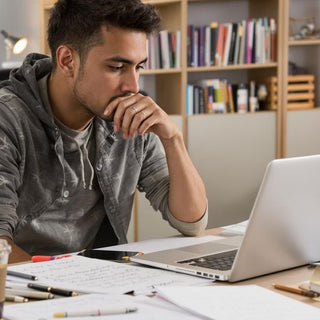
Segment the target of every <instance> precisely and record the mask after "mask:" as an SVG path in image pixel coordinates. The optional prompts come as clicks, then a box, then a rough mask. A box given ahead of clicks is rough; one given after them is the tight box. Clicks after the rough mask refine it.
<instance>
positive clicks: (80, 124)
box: [0, 0, 207, 261]
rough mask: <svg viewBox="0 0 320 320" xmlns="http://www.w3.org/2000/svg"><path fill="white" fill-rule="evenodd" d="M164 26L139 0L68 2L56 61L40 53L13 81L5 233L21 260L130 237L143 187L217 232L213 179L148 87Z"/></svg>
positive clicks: (1, 109)
mask: <svg viewBox="0 0 320 320" xmlns="http://www.w3.org/2000/svg"><path fill="white" fill-rule="evenodd" d="M158 25H159V16H158V15H157V13H156V11H155V9H154V8H153V7H152V6H150V5H146V4H143V3H141V2H140V1H139V0H125V1H119V0H59V1H58V2H57V3H56V5H55V7H54V9H53V11H52V14H51V17H50V21H49V26H48V42H49V46H50V49H51V54H52V59H51V58H49V57H47V56H43V55H40V54H31V55H28V56H27V57H26V59H25V61H24V63H23V65H22V67H21V68H19V69H17V70H15V71H14V72H13V73H12V74H11V77H10V80H9V81H6V82H3V83H1V87H2V88H1V89H0V149H1V153H0V236H1V237H3V238H5V239H7V240H9V242H10V244H11V245H12V246H13V252H12V254H11V261H19V260H20V261H21V260H25V259H29V258H30V255H33V254H61V253H64V252H72V251H78V250H81V249H83V248H90V247H101V246H107V245H113V244H117V243H125V242H126V241H127V240H126V232H127V229H128V225H129V222H130V216H131V210H132V203H133V198H134V192H135V190H136V188H138V189H139V191H142V192H145V193H146V197H147V198H148V200H149V201H150V203H151V204H152V206H153V208H154V209H155V210H159V211H160V212H161V213H162V216H163V218H164V219H166V220H168V221H169V223H170V224H171V225H172V226H173V227H174V228H176V229H177V230H179V231H180V232H181V233H183V234H185V235H196V234H198V233H200V232H201V231H202V230H204V229H205V227H206V223H207V201H206V195H205V188H204V185H203V182H202V180H201V178H200V177H199V175H198V173H197V171H196V169H195V168H194V166H193V164H192V162H191V160H190V158H189V156H188V154H187V151H186V148H185V146H184V142H183V137H182V134H181V132H180V131H179V129H178V128H177V126H176V125H175V124H174V122H173V121H172V120H171V119H170V118H169V116H168V115H167V114H166V113H165V112H164V111H163V110H162V109H161V108H160V107H159V106H158V105H157V104H156V103H155V102H154V101H153V100H152V99H151V98H150V97H146V96H143V95H141V94H140V93H139V85H138V78H139V71H140V69H142V68H143V66H144V63H145V62H146V60H147V52H146V39H147V35H148V34H149V33H150V32H152V31H153V30H155V29H156V28H157V27H158ZM159 141H160V142H161V143H162V146H163V149H164V151H165V153H163V151H162V150H163V149H162V148H161V146H160V144H161V143H160V142H159Z"/></svg>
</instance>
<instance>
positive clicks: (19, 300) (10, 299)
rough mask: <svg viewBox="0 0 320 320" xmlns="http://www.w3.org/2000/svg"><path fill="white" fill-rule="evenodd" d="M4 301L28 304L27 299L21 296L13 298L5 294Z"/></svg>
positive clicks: (13, 296)
mask: <svg viewBox="0 0 320 320" xmlns="http://www.w3.org/2000/svg"><path fill="white" fill-rule="evenodd" d="M6 301H12V302H28V301H29V299H28V298H25V297H21V296H15V295H7V294H6Z"/></svg>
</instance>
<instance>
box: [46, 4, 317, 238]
mask: <svg viewBox="0 0 320 320" xmlns="http://www.w3.org/2000/svg"><path fill="white" fill-rule="evenodd" d="M54 2H55V0H42V1H41V10H42V23H43V28H42V51H43V52H44V53H49V52H48V48H47V45H46V41H45V38H46V37H45V26H46V23H47V20H48V16H49V11H50V8H51V7H52V5H53V3H54ZM144 2H146V3H151V4H154V5H155V6H156V7H157V9H158V10H159V12H160V15H161V17H162V25H161V29H166V30H169V31H177V30H180V32H181V56H180V68H169V69H149V70H144V71H142V72H141V81H140V83H141V88H142V89H143V90H145V91H147V92H148V93H149V94H150V96H152V97H153V98H154V99H155V100H156V101H157V102H158V103H159V105H160V106H161V107H162V108H163V109H164V110H165V111H166V112H167V113H168V114H170V115H171V116H172V117H173V118H174V119H175V121H177V123H179V126H181V128H182V130H183V132H184V137H185V140H186V144H187V148H188V150H189V153H190V155H191V158H192V160H193V161H194V163H195V165H196V166H197V168H198V169H199V172H200V174H201V176H202V177H203V179H204V182H205V184H206V187H207V192H208V201H209V227H211V228H212V227H216V226H220V225H225V224H229V223H235V222H239V221H241V220H243V219H246V218H248V215H249V213H250V209H251V207H252V205H253V202H254V199H255V196H256V193H257V191H258V187H259V185H260V182H261V179H262V177H263V173H264V170H265V167H266V165H267V163H268V162H269V161H270V160H272V159H274V158H278V157H285V156H291V155H300V154H308V153H316V152H317V153H319V152H320V143H319V142H320V141H318V140H319V139H320V138H318V137H320V126H319V125H318V124H319V123H320V112H319V110H320V108H319V109H318V108H314V109H313V110H297V111H288V110H287V108H286V101H287V100H286V99H287V97H286V91H287V85H286V82H287V76H288V62H289V60H290V59H291V55H293V56H294V52H295V51H298V52H300V51H302V50H303V51H306V52H309V53H310V52H313V51H316V54H314V53H313V54H314V57H315V59H314V62H310V61H309V63H311V66H312V67H313V70H317V74H318V76H317V78H319V76H320V69H319V68H320V67H319V66H320V64H319V63H317V61H316V60H317V59H316V57H317V56H319V53H320V51H319V50H320V49H319V48H320V40H312V41H311V40H303V41H296V40H295V41H289V37H288V34H289V16H290V15H292V14H296V15H299V14H300V15H304V14H308V12H306V9H305V8H304V6H305V4H307V5H306V7H308V8H309V9H308V10H310V12H312V11H313V12H314V13H318V12H320V10H319V3H320V0H308V1H299V0H269V1H259V0H144ZM292 10H296V11H294V12H293V13H291V11H292ZM319 15H320V14H318V17H317V22H319ZM259 17H273V18H274V19H275V21H276V26H277V52H276V56H277V58H276V61H272V62H265V63H251V64H247V63H241V64H239V63H238V64H233V65H226V66H220V65H219V66H218V65H212V66H201V67H190V66H188V59H187V47H188V33H187V29H188V25H189V24H194V25H209V24H210V23H211V22H213V21H216V22H219V23H227V22H240V21H242V20H244V19H253V18H259ZM318 26H319V23H318ZM309 53H306V55H307V57H308V54H309ZM306 60H310V59H308V58H306ZM312 63H313V65H312ZM266 77H276V78H277V82H278V88H277V90H278V92H277V94H278V107H277V108H276V109H275V110H268V111H259V112H253V113H250V112H248V113H245V114H238V113H233V114H231V113H225V114H199V115H198V114H197V115H187V114H186V101H187V100H186V87H187V84H188V83H196V82H197V81H199V80H202V79H210V78H219V79H227V80H228V81H232V82H234V83H248V82H249V81H250V80H255V81H257V82H259V81H261V79H265V78H266ZM316 88H318V89H319V81H318V80H316ZM316 100H317V106H320V101H319V97H317V98H316ZM309 121H310V122H309ZM309 124H312V125H309ZM309 142H310V143H311V145H312V147H310V148H309V149H308V148H305V145H307V144H309ZM137 198H138V201H137V204H136V206H135V210H136V215H135V219H133V220H134V226H133V234H134V237H133V238H134V239H135V240H143V239H145V238H150V237H152V236H166V235H170V234H172V229H170V228H169V227H167V224H166V223H165V222H162V221H158V220H159V219H158V217H156V218H155V219H153V218H152V216H155V215H154V214H152V213H150V212H148V211H152V209H151V207H150V206H149V205H148V204H146V203H145V202H144V201H145V200H144V199H143V197H140V196H139V197H137ZM137 212H139V214H137ZM155 225H156V226H157V231H156V233H154V231H152V229H150V227H152V226H155ZM147 229H148V230H147Z"/></svg>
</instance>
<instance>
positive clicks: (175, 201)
mask: <svg viewBox="0 0 320 320" xmlns="http://www.w3.org/2000/svg"><path fill="white" fill-rule="evenodd" d="M161 141H162V144H163V146H164V148H165V152H166V156H167V161H168V168H169V177H170V190H169V209H170V211H171V213H172V214H173V215H174V216H175V217H176V218H177V219H179V220H181V221H185V222H195V221H198V220H199V219H200V218H201V217H202V216H203V214H204V213H205V210H206V203H207V202H206V192H205V187H204V184H203V181H202V179H201V177H200V175H199V173H198V172H197V170H196V168H195V167H194V165H193V163H192V161H191V159H190V157H189V155H188V152H187V150H186V147H185V145H184V142H183V137H182V134H181V135H177V136H175V137H174V138H172V139H169V140H161Z"/></svg>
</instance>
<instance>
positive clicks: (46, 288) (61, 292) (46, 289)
mask: <svg viewBox="0 0 320 320" xmlns="http://www.w3.org/2000/svg"><path fill="white" fill-rule="evenodd" d="M27 286H28V287H29V288H31V289H36V290H39V291H44V292H51V293H54V294H59V295H61V296H66V297H70V296H71V297H74V296H77V295H78V293H77V292H74V291H69V290H64V289H59V288H54V287H50V286H44V285H41V284H37V283H28V284H27Z"/></svg>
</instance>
